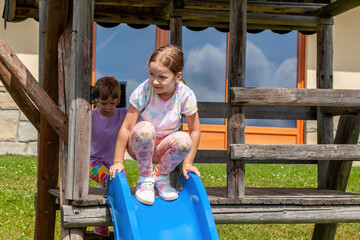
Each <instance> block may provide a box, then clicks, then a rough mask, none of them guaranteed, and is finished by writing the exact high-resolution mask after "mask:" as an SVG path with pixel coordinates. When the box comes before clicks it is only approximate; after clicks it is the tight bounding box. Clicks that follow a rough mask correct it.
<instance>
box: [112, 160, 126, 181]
mask: <svg viewBox="0 0 360 240" xmlns="http://www.w3.org/2000/svg"><path fill="white" fill-rule="evenodd" d="M122 171H124V173H125V175H126V169H125V166H124V164H123V163H114V164H113V165H112V166H111V167H110V170H109V173H110V180H111V179H113V178H115V174H116V172H118V173H121V172H122Z"/></svg>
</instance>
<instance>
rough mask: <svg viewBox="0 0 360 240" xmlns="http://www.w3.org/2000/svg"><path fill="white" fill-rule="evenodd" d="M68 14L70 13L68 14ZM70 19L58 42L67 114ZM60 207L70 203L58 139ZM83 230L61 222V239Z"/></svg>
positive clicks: (61, 104) (65, 148) (63, 153)
mask: <svg viewBox="0 0 360 240" xmlns="http://www.w3.org/2000/svg"><path fill="white" fill-rule="evenodd" d="M69 15H70V14H69ZM71 33H72V19H71V18H70V19H69V24H68V26H67V27H66V29H65V31H64V33H63V34H62V35H61V36H60V39H59V44H58V56H59V107H60V109H61V110H62V111H63V112H64V113H65V114H66V115H68V111H69V95H70V94H69V92H70V68H71V42H72V35H71ZM59 156H60V207H62V206H63V205H70V204H71V203H70V202H71V201H69V200H67V199H66V198H65V189H66V175H67V174H66V170H67V158H68V145H67V144H66V143H65V141H63V140H62V139H60V150H59ZM84 234H85V231H84V229H83V228H64V226H63V224H61V239H62V240H75V239H84Z"/></svg>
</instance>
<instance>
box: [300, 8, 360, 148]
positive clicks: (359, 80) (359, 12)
mask: <svg viewBox="0 0 360 240" xmlns="http://www.w3.org/2000/svg"><path fill="white" fill-rule="evenodd" d="M359 22H360V7H357V8H354V9H352V10H350V11H348V12H345V13H343V14H340V15H339V16H336V17H335V18H334V28H333V37H334V42H333V49H334V52H333V54H334V55H333V59H334V62H333V65H334V88H335V89H360V44H359V42H360V25H359ZM305 85H306V88H316V34H314V35H310V36H308V37H307V42H306V80H305ZM338 119H339V117H335V118H334V127H335V129H336V127H337V124H338ZM305 126H306V127H305V138H304V139H305V143H308V144H315V143H316V139H317V136H316V121H306V123H305ZM359 142H360V141H359Z"/></svg>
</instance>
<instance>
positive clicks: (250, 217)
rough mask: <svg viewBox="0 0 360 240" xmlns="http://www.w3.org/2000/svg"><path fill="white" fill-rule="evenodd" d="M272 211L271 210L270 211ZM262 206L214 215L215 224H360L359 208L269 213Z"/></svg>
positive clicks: (310, 209)
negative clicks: (257, 209) (253, 209)
mask: <svg viewBox="0 0 360 240" xmlns="http://www.w3.org/2000/svg"><path fill="white" fill-rule="evenodd" d="M271 210H272V209H271ZM271 210H270V209H269V207H268V206H263V207H262V209H261V210H259V211H249V212H246V211H244V212H237V213H214V214H213V215H214V220H215V223H216V224H274V223H281V224H299V223H334V222H338V221H340V222H345V223H349V222H360V217H359V214H358V212H359V210H360V207H333V208H330V209H321V208H302V209H301V210H299V209H291V208H286V207H285V208H282V209H281V208H279V209H276V210H275V211H271Z"/></svg>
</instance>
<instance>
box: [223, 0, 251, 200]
mask: <svg viewBox="0 0 360 240" xmlns="http://www.w3.org/2000/svg"><path fill="white" fill-rule="evenodd" d="M246 21H247V1H245V0H231V1H230V41H229V71H228V75H229V90H228V94H229V114H228V129H227V132H228V134H227V144H228V146H227V149H228V164H227V196H228V197H231V198H233V197H244V195H245V161H232V160H231V154H230V147H229V145H230V144H236V143H242V144H244V143H245V115H244V106H232V105H231V98H230V88H231V87H245V60H246V27H247V23H246Z"/></svg>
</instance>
